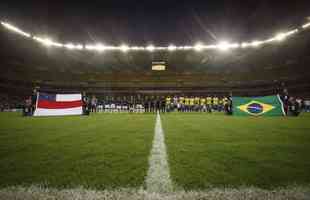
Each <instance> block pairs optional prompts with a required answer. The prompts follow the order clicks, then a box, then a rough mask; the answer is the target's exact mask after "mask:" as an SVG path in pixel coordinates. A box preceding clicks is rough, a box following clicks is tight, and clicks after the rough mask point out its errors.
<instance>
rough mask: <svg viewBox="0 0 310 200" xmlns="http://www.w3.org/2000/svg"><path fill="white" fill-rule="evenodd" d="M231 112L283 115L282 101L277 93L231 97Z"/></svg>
mask: <svg viewBox="0 0 310 200" xmlns="http://www.w3.org/2000/svg"><path fill="white" fill-rule="evenodd" d="M232 103H233V114H234V115H239V116H262V115H267V116H283V115H285V112H284V107H283V103H282V101H281V99H280V96H279V95H274V96H264V97H233V98H232Z"/></svg>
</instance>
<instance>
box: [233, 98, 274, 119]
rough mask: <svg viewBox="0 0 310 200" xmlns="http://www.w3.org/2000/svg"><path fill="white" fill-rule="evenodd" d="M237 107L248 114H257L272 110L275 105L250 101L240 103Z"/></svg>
mask: <svg viewBox="0 0 310 200" xmlns="http://www.w3.org/2000/svg"><path fill="white" fill-rule="evenodd" d="M237 108H238V109H240V110H241V111H243V112H246V113H248V114H250V115H254V116H259V115H262V114H264V113H266V112H269V111H271V110H273V109H274V108H275V107H274V106H272V105H269V104H265V103H261V102H259V101H250V102H249V103H247V104H244V105H240V106H238V107H237Z"/></svg>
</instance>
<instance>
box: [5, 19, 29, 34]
mask: <svg viewBox="0 0 310 200" xmlns="http://www.w3.org/2000/svg"><path fill="white" fill-rule="evenodd" d="M1 25H2V26H4V27H5V28H7V29H8V30H11V31H13V32H15V33H18V34H20V35H23V36H25V37H28V38H29V37H31V35H30V34H29V33H26V32H24V31H22V30H20V29H19V28H17V27H15V26H13V25H11V24H9V23H6V22H1Z"/></svg>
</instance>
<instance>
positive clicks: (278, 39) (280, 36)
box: [275, 33, 287, 41]
mask: <svg viewBox="0 0 310 200" xmlns="http://www.w3.org/2000/svg"><path fill="white" fill-rule="evenodd" d="M286 36H287V35H286V34H285V33H279V34H278V35H276V36H275V39H276V40H277V41H283V40H284V39H285V38H286Z"/></svg>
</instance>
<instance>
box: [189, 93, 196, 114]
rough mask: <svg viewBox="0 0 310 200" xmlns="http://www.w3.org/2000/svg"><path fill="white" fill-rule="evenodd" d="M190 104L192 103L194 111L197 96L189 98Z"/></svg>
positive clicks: (191, 107)
mask: <svg viewBox="0 0 310 200" xmlns="http://www.w3.org/2000/svg"><path fill="white" fill-rule="evenodd" d="M189 105H190V111H191V112H193V111H194V107H195V98H194V97H193V96H192V97H191V98H189Z"/></svg>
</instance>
